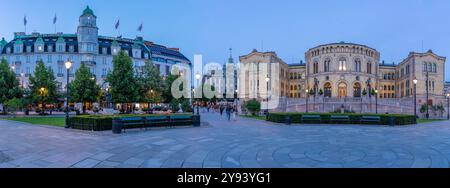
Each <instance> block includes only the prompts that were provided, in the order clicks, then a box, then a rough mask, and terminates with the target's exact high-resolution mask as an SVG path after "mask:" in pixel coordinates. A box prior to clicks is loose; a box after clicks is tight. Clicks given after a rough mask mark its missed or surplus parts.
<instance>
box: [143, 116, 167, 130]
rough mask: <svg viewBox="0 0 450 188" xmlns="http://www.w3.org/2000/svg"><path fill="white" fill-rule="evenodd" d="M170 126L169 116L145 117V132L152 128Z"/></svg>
mask: <svg viewBox="0 0 450 188" xmlns="http://www.w3.org/2000/svg"><path fill="white" fill-rule="evenodd" d="M165 126H170V117H169V116H147V117H145V130H147V128H151V127H165Z"/></svg>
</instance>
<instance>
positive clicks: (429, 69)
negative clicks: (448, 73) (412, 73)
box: [427, 63, 433, 72]
mask: <svg viewBox="0 0 450 188" xmlns="http://www.w3.org/2000/svg"><path fill="white" fill-rule="evenodd" d="M427 71H428V72H433V65H432V64H431V63H428V69H427Z"/></svg>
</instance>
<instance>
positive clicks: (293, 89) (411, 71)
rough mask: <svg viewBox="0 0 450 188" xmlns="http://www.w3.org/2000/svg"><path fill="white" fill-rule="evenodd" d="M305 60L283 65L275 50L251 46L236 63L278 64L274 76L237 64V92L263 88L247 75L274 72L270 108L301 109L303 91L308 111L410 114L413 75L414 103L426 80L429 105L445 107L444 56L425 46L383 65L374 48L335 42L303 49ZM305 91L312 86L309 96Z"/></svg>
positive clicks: (423, 92)
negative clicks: (274, 94)
mask: <svg viewBox="0 0 450 188" xmlns="http://www.w3.org/2000/svg"><path fill="white" fill-rule="evenodd" d="M305 60H306V62H305V63H303V62H301V63H299V64H286V63H285V62H284V61H283V60H282V59H280V58H279V57H278V56H277V54H276V53H275V52H258V51H256V50H253V51H252V52H251V53H250V54H247V55H244V56H241V57H240V62H241V68H242V67H245V65H246V64H253V65H257V64H260V63H265V66H267V65H270V64H274V63H275V64H278V66H277V69H278V74H277V75H273V71H271V72H272V73H269V74H268V73H267V71H266V72H263V71H262V70H259V69H258V70H253V71H252V70H242V69H241V71H243V72H241V74H240V78H239V80H240V86H239V90H240V91H241V92H242V95H241V97H243V98H247V99H248V98H249V96H252V95H251V94H252V93H253V94H254V95H253V96H258V95H257V94H256V93H258V88H265V87H266V82H265V81H263V80H252V79H251V77H249V75H251V74H257V75H259V74H263V75H269V77H271V78H273V77H274V76H276V79H271V82H270V88H271V89H270V90H273V91H276V92H277V93H278V95H279V96H281V97H280V100H281V102H280V104H279V106H278V109H276V110H282V111H304V110H306V97H307V96H308V99H309V105H308V109H309V110H310V111H319V112H329V111H335V110H336V109H339V108H340V107H341V106H344V107H345V108H346V109H348V110H351V111H356V112H375V111H376V108H377V110H378V112H379V113H386V112H389V113H413V109H414V108H413V107H414V100H413V94H414V83H413V80H414V79H417V80H418V83H417V105H418V108H419V107H420V105H422V104H424V103H426V88H427V87H426V86H427V85H426V84H428V93H429V104H433V105H434V104H444V105H443V106H445V107H446V104H447V102H446V99H445V94H446V93H445V92H444V84H445V81H444V77H445V71H444V70H445V60H446V58H445V57H441V56H439V55H436V54H435V53H433V52H432V51H431V50H429V51H427V52H424V53H417V52H411V53H410V54H409V55H408V56H407V57H406V58H405V59H404V60H403V61H402V62H400V63H398V64H387V63H384V61H380V53H379V52H378V51H377V50H376V49H374V48H371V47H368V46H365V45H360V44H353V43H345V42H340V43H332V44H325V45H320V46H317V47H314V48H311V49H309V50H308V51H307V52H306V53H305ZM266 63H267V64H266ZM256 67H257V68H260V67H259V66H256ZM264 70H266V69H264ZM427 74H428V82H427ZM259 78H263V77H259ZM306 90H308V91H310V92H311V90H312V92H311V93H310V95H307V94H306ZM372 90H373V91H377V92H378V93H377V96H378V98H377V99H378V101H375V97H374V96H373V95H371V92H370V91H372ZM364 94H366V95H364ZM375 102H378V103H377V104H376V103H375ZM375 105H377V106H375ZM262 107H264V105H262Z"/></svg>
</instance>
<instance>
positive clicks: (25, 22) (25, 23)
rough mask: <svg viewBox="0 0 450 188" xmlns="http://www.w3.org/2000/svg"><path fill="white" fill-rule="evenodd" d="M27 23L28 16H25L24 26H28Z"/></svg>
mask: <svg viewBox="0 0 450 188" xmlns="http://www.w3.org/2000/svg"><path fill="white" fill-rule="evenodd" d="M27 22H28V21H27V16H24V17H23V25H24V26H26V25H27Z"/></svg>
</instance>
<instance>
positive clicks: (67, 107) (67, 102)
mask: <svg viewBox="0 0 450 188" xmlns="http://www.w3.org/2000/svg"><path fill="white" fill-rule="evenodd" d="M64 65H65V66H66V70H67V80H66V81H67V82H66V125H65V126H64V128H70V125H69V70H70V68H71V67H72V61H70V60H67V61H66V62H65V63H64Z"/></svg>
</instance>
